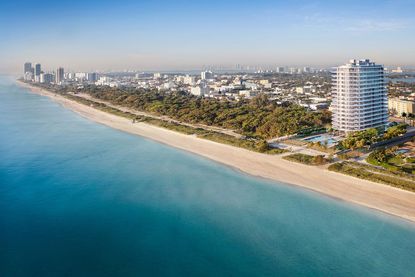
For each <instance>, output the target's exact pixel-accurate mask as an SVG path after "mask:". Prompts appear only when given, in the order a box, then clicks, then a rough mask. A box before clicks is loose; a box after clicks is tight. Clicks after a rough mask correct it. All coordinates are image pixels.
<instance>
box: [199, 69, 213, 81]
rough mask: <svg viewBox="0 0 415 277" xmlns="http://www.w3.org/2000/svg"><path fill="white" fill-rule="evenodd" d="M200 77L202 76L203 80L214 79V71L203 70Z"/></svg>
mask: <svg viewBox="0 0 415 277" xmlns="http://www.w3.org/2000/svg"><path fill="white" fill-rule="evenodd" d="M200 77H201V78H202V80H208V79H212V78H213V73H212V71H202V72H201V73H200Z"/></svg>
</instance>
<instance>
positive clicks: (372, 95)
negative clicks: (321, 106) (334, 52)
mask: <svg viewBox="0 0 415 277" xmlns="http://www.w3.org/2000/svg"><path fill="white" fill-rule="evenodd" d="M332 96H333V102H332V112H333V116H332V122H333V128H334V129H335V130H338V131H342V132H346V133H349V132H353V131H361V130H365V129H368V128H372V127H383V126H385V124H386V123H387V122H388V99H387V91H386V86H385V78H384V68H383V66H382V65H378V64H375V63H374V62H371V61H370V60H367V59H366V60H350V62H349V63H348V64H345V65H342V66H339V67H337V68H336V69H335V71H334V72H333V88H332Z"/></svg>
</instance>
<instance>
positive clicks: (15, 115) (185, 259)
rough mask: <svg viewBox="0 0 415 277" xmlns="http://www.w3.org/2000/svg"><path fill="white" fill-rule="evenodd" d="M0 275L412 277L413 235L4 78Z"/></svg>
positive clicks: (379, 217)
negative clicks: (111, 124)
mask: <svg viewBox="0 0 415 277" xmlns="http://www.w3.org/2000/svg"><path fill="white" fill-rule="evenodd" d="M0 111H1V113H0V276H414V275H415V225H414V224H412V223H409V222H406V221H403V220H400V219H398V218H395V217H391V216H388V215H384V214H382V213H378V212H375V211H371V210H369V209H365V208H362V207H358V206H355V205H351V204H348V203H344V202H341V201H337V200H334V199H331V198H329V197H325V196H322V195H319V194H317V193H314V192H310V191H307V190H303V189H300V188H296V187H294V186H287V185H283V184H278V183H275V182H270V181H265V180H261V179H257V178H253V177H250V176H247V175H245V174H242V173H240V172H237V171H235V170H233V169H231V168H228V167H225V166H223V165H220V164H217V163H215V162H212V161H209V160H206V159H204V158H201V157H198V156H195V155H193V154H189V153H187V152H183V151H179V150H176V149H174V148H171V147H168V146H165V145H161V144H158V143H155V142H152V141H150V140H146V139H143V138H140V137H137V136H133V135H130V134H126V133H122V132H119V131H117V130H113V129H111V128H108V127H106V126H102V125H99V124H96V123H94V122H90V121H88V120H87V119H84V118H82V117H80V116H79V115H77V114H75V113H73V112H72V111H69V110H66V109H64V108H62V107H61V106H60V105H58V104H56V103H54V102H52V101H50V100H49V99H48V98H45V97H41V96H38V95H34V94H30V93H28V92H27V90H26V89H23V88H19V87H18V86H16V85H15V84H14V82H13V80H12V79H11V78H8V77H1V78H0Z"/></svg>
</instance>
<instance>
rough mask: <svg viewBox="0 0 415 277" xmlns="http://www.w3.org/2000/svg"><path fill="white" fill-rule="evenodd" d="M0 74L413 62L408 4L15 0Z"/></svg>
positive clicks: (4, 13) (6, 13)
mask: <svg viewBox="0 0 415 277" xmlns="http://www.w3.org/2000/svg"><path fill="white" fill-rule="evenodd" d="M0 8H1V9H0V23H1V24H0V26H2V27H0V34H1V35H2V37H3V43H2V44H0V60H2V63H1V65H0V72H1V73H19V72H20V71H21V64H23V63H24V62H26V61H30V60H31V61H36V62H39V63H41V64H49V65H50V67H51V68H58V67H60V66H64V67H65V68H71V69H74V70H80V71H98V70H101V71H105V70H126V69H129V70H197V69H201V68H203V67H204V66H207V65H223V66H229V67H232V66H234V65H236V64H245V65H263V66H275V67H276V66H315V67H331V66H335V65H338V64H341V63H343V62H344V61H346V60H349V59H350V58H356V59H360V58H370V59H372V60H376V61H377V62H378V63H380V64H385V65H386V66H392V65H393V66H395V65H401V66H415V62H414V60H415V53H414V51H412V49H411V45H413V44H414V42H415V39H414V37H413V35H412V34H413V33H414V30H415V29H414V27H413V26H415V25H414V24H413V23H414V20H413V19H412V15H411V11H412V10H413V8H415V4H414V3H411V2H410V1H403V0H401V1H365V3H359V2H357V1H348V2H347V3H332V2H328V1H311V2H308V1H307V2H306V1H295V2H293V3H285V2H276V3H275V2H272V1H259V2H256V3H255V4H253V3H252V2H249V1H225V2H224V3H222V2H217V1H210V2H209V3H197V2H194V1H179V2H175V3H169V2H167V1H158V2H157V3H151V2H148V1H144V2H142V1H140V3H133V2H132V1H125V2H123V4H122V5H115V4H114V3H111V2H110V1H99V2H98V1H89V2H88V3H83V2H77V1H71V2H69V1H60V2H51V1H43V2H42V3H36V2H32V1H16V2H13V3H10V2H9V3H1V4H0Z"/></svg>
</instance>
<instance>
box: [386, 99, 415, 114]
mask: <svg viewBox="0 0 415 277" xmlns="http://www.w3.org/2000/svg"><path fill="white" fill-rule="evenodd" d="M388 109H389V112H390V113H391V114H393V115H395V116H398V117H402V115H403V114H406V115H409V114H415V102H414V101H410V100H406V99H399V98H391V99H389V100H388Z"/></svg>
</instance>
